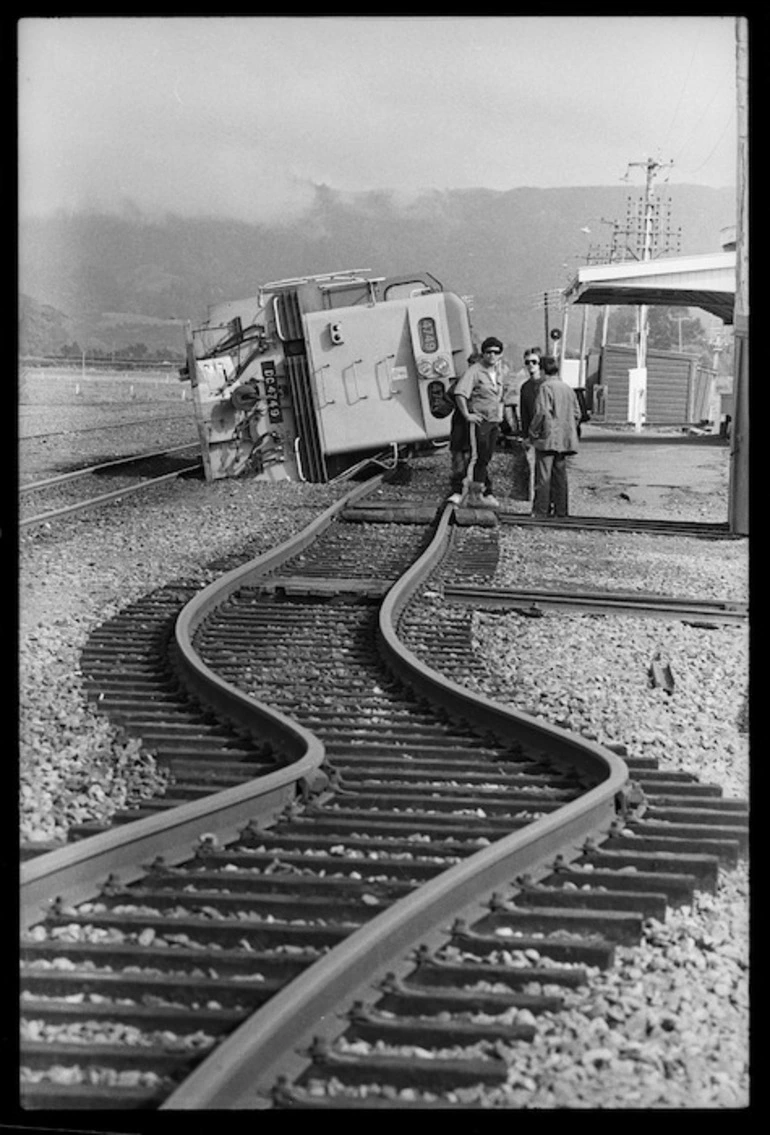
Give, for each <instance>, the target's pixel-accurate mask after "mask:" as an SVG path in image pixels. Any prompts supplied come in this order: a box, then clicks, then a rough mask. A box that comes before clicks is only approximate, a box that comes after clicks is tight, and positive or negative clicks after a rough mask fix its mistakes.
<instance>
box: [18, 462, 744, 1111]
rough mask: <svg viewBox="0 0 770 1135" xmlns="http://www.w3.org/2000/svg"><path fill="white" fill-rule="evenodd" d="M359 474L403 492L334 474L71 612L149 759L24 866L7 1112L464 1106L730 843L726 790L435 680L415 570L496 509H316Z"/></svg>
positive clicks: (467, 555)
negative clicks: (163, 571) (288, 505)
mask: <svg viewBox="0 0 770 1135" xmlns="http://www.w3.org/2000/svg"><path fill="white" fill-rule="evenodd" d="M372 494H374V495H375V496H376V497H378V498H379V504H380V506H381V507H382V508H385V509H387V508H392V509H394V510H395V511H398V509H399V507H402V506H401V505H400V503H399V502H400V501H401V500H402V496H400V495H399V493H398V492H397V491H396V490H394V489H391V488H390V487H389V486H387V485H385V484H384V483H383V479H382V477H378V478H375V479H374V481H373V482H368V483H366V484H363V485H358V486H356V487H355V488H353V489H352V490H351V492H350V493H348V494H347V495H346V497H345V498H344V499H343V500H342V501H339V502H337V504H335V505H333V506H332V507H331V508H329V509H327V510H326V512H325V513H324V514H322V516H320V517H319V518H318V519H317V520H316V521H314V522H313V524H312V525H310V526H309V527H308V528H307V529H306V530H305V531H304V532H303V533H302V534H300V535H299V536H298V537H296V538H294V539H293V540H291V541H287V542H285V543H284V544H283V545H281V546H280V547H279V548H276V549H274V550H273V551H272V552H270V553H267V554H266V555H263V556H261V557H259V558H258V559H257V560H255V561H252V562H250V563H248V564H245V565H241V566H239V567H235V568H232V569H231V570H229V571H228V572H227V573H226V574H225V575H224V576H223V577H222V578H221V579H220V580H219V581H217V582H215V583H213V584H211V585H209V586H208V587H206V588H204V589H203V590H202V591H200V592H199V593H197V594H195V595H194V596H192V597H191V596H190V591H189V588H186V587H185V586H184V584H183V583H180V585H179V587H178V588H177V589H176V594H174V589H173V588H166V589H164V590H163V593H162V594H159V595H156V596H155V597H152V596H148V597H147V598H146V600H143V601H141V602H140V603H138V604H136V605H135V609H129V610H128V611H124V612H121V614H120V615H119V616H117V617H116V619H115V620H112V622H111V623H109V624H105V626H104V627H103V628H101V629H100V630H99V631H98V632H95V633H94V634H93V635H92V637H91V640H90V641H89V644H88V646H87V647H86V650H85V652H84V656H83V671H84V675H85V676H86V679H87V681H88V683H89V686H90V690H91V695H92V696H93V698H94V699H95V701H96V703H97V704H99V705H100V706H101V707H102V709H103V710H104V711H105V712H107V713H109V714H110V715H112V716H113V717H115V719H116V720H118V721H120V723H121V724H122V725H123V727H124V728H125V729H126V731H127V732H128V733H129V734H132V735H134V736H141V737H142V738H143V739H144V741H145V745H146V747H148V748H150V749H151V750H154V751H155V752H156V753H157V754H158V758H159V760H160V761H161V763H164V764H165V765H166V766H167V767H168V768H169V770H170V771H171V772H172V773H173V776H174V781H173V783H172V784H171V785H170V786H169V789H168V791H167V794H166V798H165V799H164V798H163V797H161V798H158V799H157V800H155V801H145V802H143V803H141V804H139V805H138V806H137V807H136V808H135V809H134V811H133V813H128V812H127V813H125V814H123V815H119V816H118V817H116V822H115V824H114V825H113V826H112V827H111V828H108V829H106V830H103V831H100V832H96V831H94V830H88V829H87V828H86V829H84V830H81V831H79V832H75V833H74V835H75V836H76V837H77V838H76V839H75V841H74V842H73V843H71V844H70V845H69V846H67V847H66V848H64V849H63V850H61V851H57V852H51V853H48V854H44V855H41V856H39V857H38V858H36V859H32V860H31V861H29V862H28V863H26V864H25V865H24V868H23V872H22V912H23V913H22V927H23V930H24V939H23V942H22V959H23V970H22V1013H23V1017H24V1022H25V1023H24V1034H23V1044H22V1053H21V1058H22V1066H23V1068H24V1073H23V1082H22V1092H23V1098H24V1101H25V1106H26V1107H28V1108H57V1109H65V1108H96V1107H99V1108H101V1107H109V1108H120V1109H125V1108H140V1107H163V1108H165V1109H187V1110H192V1109H195V1110H198V1109H210V1108H244V1107H246V1108H254V1109H260V1108H267V1107H300V1108H306V1109H307V1108H314V1107H315V1108H322V1109H323V1108H327V1107H353V1108H361V1107H366V1108H379V1107H386V1108H387V1107H404V1108H406V1107H414V1108H421V1107H456V1106H469V1107H473V1106H474V1105H475V1104H476V1102H477V1100H478V1091H480V1090H482V1088H483V1090H484V1091H487V1092H488V1091H490V1090H493V1089H494V1086H495V1085H496V1084H500V1083H502V1082H503V1081H504V1077H505V1068H506V1065H505V1062H504V1060H502V1059H500V1057H499V1055H496V1053H497V1051H498V1046H499V1045H510V1044H516V1043H521V1042H526V1040H527V1038H530V1037H531V1036H532V1035H533V1033H534V1030H535V1028H536V1024H537V1016H538V1014H539V1013H542V1012H545V1011H551V1012H554V1011H558V1008H559V1005H560V1004H561V991H562V990H563V989H565V988H568V987H570V986H574V985H575V984H579V983H582V982H584V981H585V980H587V973H586V967H589V966H596V965H598V966H600V967H601V966H607V965H610V964H611V962H612V957H613V953H614V949H615V946H616V945H617V944H618V943H630V942H633V941H635V940H638V937H639V935H640V933H641V925H642V922H643V919H644V918H645V917H648V916H649V915H650V914H654V915H655V916H656V917H661V916H662V912H663V911H664V910H665V906H666V904H667V903H669V902H671V903H677V902H683V901H689V898H690V896H691V895H692V892H693V890H694V888H695V887H703V886H705V887H712V886H713V885H714V883H715V879H716V872H717V867H718V864H719V862H720V861H726V862H731V861H734V860H735V858H736V857H737V856H738V855H739V854H740V853H741V851H742V848H743V847H744V846H745V840H746V806H745V803H744V802H742V801H727V800H723V799H722V797H721V792H720V790H719V789H718V788H716V787H714V786H710V785H702V784H700V783H699V782H698V781H697V780H696V778H694V777H692V776H690V775H689V774H684V773H663V772H661V771H660V770H658V769H657V766H656V762H655V761H654V760H653V759H651V758H632V757H627V756H626V758H625V759H621V755H620V754H619V753H618V752H613V751H611V750H610V749H608V748H604V747H601V746H599V745H597V744H595V743H594V742H593V741H591V740H588V739H586V738H582V737H579V736H577V735H575V734H572V733H568V732H567V731H565V730H563V729H559V728H557V727H555V726H550V725H548V724H546V723H544V722H543V721H541V720H540V719H534V718H531V717H529V716H527V715H526V714H523V713H519V712H517V711H516V710H514V709H512V708H506V707H503V706H500V705H498V704H497V703H494V702H491V701H489V700H488V699H485V698H481V697H478V696H476V695H473V694H471V693H470V692H469V691H468V690H467V689H465V688H464V686H463V684H462V683H463V679H464V674H465V668H466V667H467V664H468V657H469V653H470V639H469V615H468V613H467V612H466V611H462V610H458V609H455V613H454V615H453V616H452V618H451V619H450V621H449V623H448V624H447V625H442V626H441V627H437V626H436V624H435V619H434V618H433V616H432V615H431V613H430V611H428V610H427V609H426V608H424V606H423V605H422V603H421V592H422V589H423V588H424V587H425V586H426V585H427V583H428V581H430V580H432V579H433V578H434V577H435V578H440V579H441V581H442V586H444V587H445V588H446V587H447V586H448V585H449V584H454V585H455V586H457V585H459V584H460V583H461V581H465V583H473V584H476V585H478V584H479V583H480V582H482V581H484V580H486V581H488V580H489V579H490V577H491V573H492V571H493V570H494V566H495V564H496V560H497V533H496V531H495V530H490V529H488V528H471V527H461V526H459V525H457V524H454V523H453V520H456V519H458V517H457V516H456V514H455V512H454V510H453V509H451V508H450V507H445V508H439V509H438V510H436V514H435V516H434V518H433V520H432V522H430V523H422V524H420V523H417V522H415V519H414V518H413V519H412V523H411V524H403V523H402V524H396V523H380V524H377V525H374V524H371V525H370V524H363V525H361V524H356V523H355V522H353V521H347V522H345V521H344V520H342V519H341V517H344V516H345V514H346V512H347V513H348V515H349V514H350V513H351V512H352V510H353V509H354V508H355V506H356V505H357V503H358V502H359V501H360V500H363V499H364V498H366V497H367V496H368V497H370V498H371V495H372ZM439 658H440V660H441V665H442V667H443V669H444V670H445V672H446V673H445V674H443V675H442V674H439V673H438V671H437V669H434V668H433V664H432V662H433V660H436V659H439ZM447 674H449V675H451V676H447ZM55 900H56V901H55ZM458 920H459V921H458ZM534 989H537V990H538V992H534V991H533V990H534ZM458 1092H459V1095H458Z"/></svg>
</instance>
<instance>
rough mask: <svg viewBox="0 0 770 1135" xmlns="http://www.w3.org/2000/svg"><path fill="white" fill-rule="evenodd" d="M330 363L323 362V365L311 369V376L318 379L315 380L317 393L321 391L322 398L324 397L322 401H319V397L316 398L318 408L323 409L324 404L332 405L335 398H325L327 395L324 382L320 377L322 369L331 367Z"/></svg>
mask: <svg viewBox="0 0 770 1135" xmlns="http://www.w3.org/2000/svg"><path fill="white" fill-rule="evenodd" d="M331 365H332V364H331V363H324V364H323V366H320V367H317V368H316V369H315V370H314V371H313V378H317V379H318V382H317V390H318V393H322V394H323V398H324V400H323V402H322V401H321V399H320V398H319V399H318V409H319V410H323V408H324V406H333V405H334V403H335V401H336V399H335V398H327V396H326V383H325V382H324V380H323V378H321V371H322V370H328V369H329V367H331Z"/></svg>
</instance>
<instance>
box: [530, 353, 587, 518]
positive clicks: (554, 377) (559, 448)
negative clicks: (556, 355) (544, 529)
mask: <svg viewBox="0 0 770 1135" xmlns="http://www.w3.org/2000/svg"><path fill="white" fill-rule="evenodd" d="M541 365H542V368H543V381H542V383H541V384H540V388H539V390H538V392H537V397H536V399H535V407H534V412H533V414H532V420H531V422H530V424H529V438H530V441H531V442H532V444H533V445H534V447H535V499H534V503H533V507H532V515H533V516H539V517H547V516H548V515H549V513H550V511H551V509H553V513H554V515H555V516H566V515H567V511H568V492H569V486H568V481H567V457H568V456H569V455H570V454H573V453H577V448H578V423H579V422H580V419H581V416H582V415H581V410H580V403H579V402H578V400H577V396H576V395H575V391H574V390H573V389H572V387H571V386H568V385H567V383H566V382H562V380H561V379H560V378H559V365H558V363H557V362H556V359H553V358H551V357H550V356H546V357H545V358H543V359H542V360H541Z"/></svg>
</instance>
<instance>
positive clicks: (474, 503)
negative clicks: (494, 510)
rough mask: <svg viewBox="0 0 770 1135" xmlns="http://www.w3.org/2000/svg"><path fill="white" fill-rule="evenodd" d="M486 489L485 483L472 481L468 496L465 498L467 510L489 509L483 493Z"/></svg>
mask: <svg viewBox="0 0 770 1135" xmlns="http://www.w3.org/2000/svg"><path fill="white" fill-rule="evenodd" d="M483 488H484V482H483V481H471V483H470V487H469V489H468V495H467V497H466V498H465V507H466V508H487V507H488V506H487V504H486V502H485V500H484V498H483V497H482V495H481V493H482V490H483Z"/></svg>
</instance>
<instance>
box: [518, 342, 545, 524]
mask: <svg viewBox="0 0 770 1135" xmlns="http://www.w3.org/2000/svg"><path fill="white" fill-rule="evenodd" d="M541 358H542V352H541V350H540V348H539V347H528V348H527V350H526V351H525V352H524V369H523V370H521V371H519V373H518V374H517V375H516V379H515V382H517V383H518V403H519V406H518V419H519V420H518V430H517V431H516V432H517V437H515V438H514V440H513V443H512V445H513V450H512V464H511V497H512V499H513V500H520V501H527V502H528V503H529V504H531V503H532V494H533V480H534V473H535V453H534V450H533V448H532V443H531V441H530V440H529V425H530V422H531V421H532V415H533V413H534V411H535V400H536V399H537V392H538V390H539V389H540V387H541V386H542V383H543V377H544V376H543V373H542V369H541V366H540V361H541Z"/></svg>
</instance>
